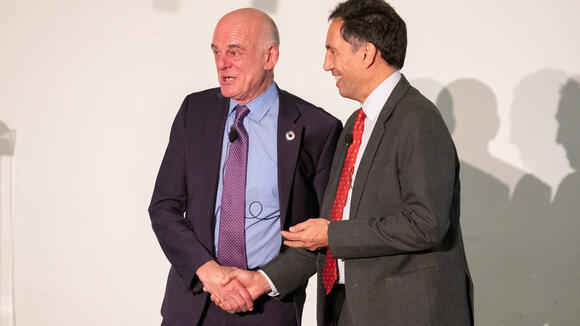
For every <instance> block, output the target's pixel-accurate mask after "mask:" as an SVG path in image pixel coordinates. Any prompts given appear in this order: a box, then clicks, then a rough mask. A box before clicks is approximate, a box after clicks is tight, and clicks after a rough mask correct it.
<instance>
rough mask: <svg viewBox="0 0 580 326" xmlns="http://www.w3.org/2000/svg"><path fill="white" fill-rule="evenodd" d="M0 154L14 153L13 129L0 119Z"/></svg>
mask: <svg viewBox="0 0 580 326" xmlns="http://www.w3.org/2000/svg"><path fill="white" fill-rule="evenodd" d="M0 155H1V156H12V155H14V131H12V130H10V129H9V128H8V126H7V125H6V124H5V123H4V122H2V121H0Z"/></svg>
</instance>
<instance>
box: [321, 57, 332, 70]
mask: <svg viewBox="0 0 580 326" xmlns="http://www.w3.org/2000/svg"><path fill="white" fill-rule="evenodd" d="M332 68H334V64H333V62H332V60H331V59H330V58H329V57H328V54H327V55H325V56H324V64H323V65H322V69H324V71H329V70H330V69H332Z"/></svg>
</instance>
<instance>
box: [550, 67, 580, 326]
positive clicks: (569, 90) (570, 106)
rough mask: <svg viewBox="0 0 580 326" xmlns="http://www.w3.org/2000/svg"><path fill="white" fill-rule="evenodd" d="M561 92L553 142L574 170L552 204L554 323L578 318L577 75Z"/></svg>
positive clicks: (579, 118) (579, 104) (579, 184)
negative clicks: (554, 140) (556, 127)
mask: <svg viewBox="0 0 580 326" xmlns="http://www.w3.org/2000/svg"><path fill="white" fill-rule="evenodd" d="M560 95H561V97H560V102H559V103H558V112H557V114H556V119H557V121H558V124H559V127H558V132H557V137H556V141H557V142H558V143H559V144H561V145H562V146H563V147H564V149H565V151H566V156H567V158H568V161H569V162H570V165H571V166H572V168H573V169H574V171H573V172H572V173H570V174H569V175H567V176H566V177H565V178H564V180H563V181H562V183H561V184H560V187H559V188H558V190H557V192H556V196H555V197H554V201H553V204H552V211H551V214H550V215H551V218H552V221H551V224H550V226H551V228H550V229H549V231H550V232H549V233H550V234H549V238H550V239H551V241H550V244H551V247H550V253H549V254H550V256H551V257H553V260H552V261H551V263H552V264H553V269H552V272H553V274H552V275H550V276H551V280H550V284H551V285H552V286H551V288H550V292H549V294H550V298H551V299H552V300H553V307H552V310H551V312H552V314H553V316H554V320H555V321H556V323H554V324H555V325H573V324H576V323H578V321H579V320H580V309H578V304H579V303H580V282H579V281H578V268H579V267H580V240H579V239H580V195H579V194H580V127H579V126H580V76H576V77H573V78H570V79H568V80H567V81H566V83H565V84H564V85H563V87H562V88H561V92H560Z"/></svg>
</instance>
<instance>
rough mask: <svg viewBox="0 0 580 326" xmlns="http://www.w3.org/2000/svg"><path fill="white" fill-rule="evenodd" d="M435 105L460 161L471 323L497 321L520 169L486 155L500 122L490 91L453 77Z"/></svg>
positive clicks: (475, 81)
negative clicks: (512, 190) (470, 281)
mask: <svg viewBox="0 0 580 326" xmlns="http://www.w3.org/2000/svg"><path fill="white" fill-rule="evenodd" d="M436 104H437V107H438V108H439V110H440V111H441V113H442V115H443V117H444V118H445V119H446V123H447V124H448V127H449V129H450V131H451V132H452V135H453V139H454V141H455V144H456V146H457V151H458V155H459V158H460V160H461V170H460V178H461V225H462V230H463V237H464V242H465V249H466V254H467V260H468V263H469V268H470V270H471V274H472V277H473V281H474V287H475V291H474V294H475V321H476V325H500V324H501V309H502V307H501V306H500V305H499V304H498V302H497V299H498V297H499V296H501V295H502V294H503V293H504V292H505V291H509V287H508V286H506V285H507V284H506V283H505V282H504V280H503V274H502V268H503V267H504V266H503V265H504V264H505V262H504V260H503V259H501V257H502V255H501V253H502V252H504V251H505V250H506V244H505V231H506V230H505V227H504V225H506V223H507V219H508V216H507V212H508V203H509V195H510V186H511V187H513V185H515V183H516V182H517V180H518V178H520V177H521V176H522V175H523V171H521V170H520V169H518V168H516V167H514V166H512V165H510V164H509V163H507V162H504V161H502V160H500V159H498V158H496V157H494V156H493V155H491V154H490V153H489V150H488V144H489V142H490V141H491V140H492V139H493V138H494V137H495V136H496V134H497V132H498V130H499V126H500V120H499V116H498V113H497V101H496V97H495V95H494V93H493V91H492V90H491V89H490V88H489V87H488V86H487V85H485V84H484V83H482V82H480V81H478V80H475V79H469V78H466V79H459V80H456V81H453V82H452V83H450V84H449V85H448V86H447V87H445V88H444V89H443V90H442V91H441V92H440V94H439V96H438V97H437V101H436Z"/></svg>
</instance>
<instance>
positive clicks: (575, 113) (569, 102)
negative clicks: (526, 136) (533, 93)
mask: <svg viewBox="0 0 580 326" xmlns="http://www.w3.org/2000/svg"><path fill="white" fill-rule="evenodd" d="M579 81H580V76H579V78H570V79H568V81H567V82H566V83H565V84H564V86H562V89H561V90H560V102H559V103H558V113H557V114H556V120H557V121H558V133H557V136H556V141H557V142H558V143H559V144H561V145H562V146H563V147H564V149H565V150H566V155H567V157H568V160H569V161H570V165H571V166H572V167H573V168H574V169H576V170H578V168H579V167H580V82H579Z"/></svg>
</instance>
